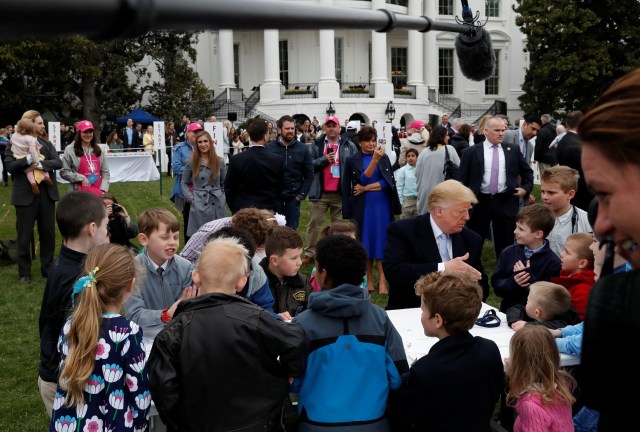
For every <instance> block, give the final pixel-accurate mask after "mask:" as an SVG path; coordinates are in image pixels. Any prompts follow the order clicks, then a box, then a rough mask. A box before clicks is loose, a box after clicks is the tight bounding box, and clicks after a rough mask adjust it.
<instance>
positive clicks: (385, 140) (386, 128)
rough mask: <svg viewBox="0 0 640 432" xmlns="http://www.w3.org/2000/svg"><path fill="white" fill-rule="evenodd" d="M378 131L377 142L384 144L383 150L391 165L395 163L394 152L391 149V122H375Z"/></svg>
mask: <svg viewBox="0 0 640 432" xmlns="http://www.w3.org/2000/svg"><path fill="white" fill-rule="evenodd" d="M376 132H377V133H378V144H379V145H383V146H384V152H385V154H386V155H387V156H389V161H390V162H391V166H393V164H395V163H396V152H394V151H393V132H392V130H391V123H376Z"/></svg>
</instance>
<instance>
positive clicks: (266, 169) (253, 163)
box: [224, 119, 284, 214]
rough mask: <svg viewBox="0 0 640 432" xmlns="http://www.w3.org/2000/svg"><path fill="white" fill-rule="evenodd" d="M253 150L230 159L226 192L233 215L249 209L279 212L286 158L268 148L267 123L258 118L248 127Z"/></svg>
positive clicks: (249, 149)
mask: <svg viewBox="0 0 640 432" xmlns="http://www.w3.org/2000/svg"><path fill="white" fill-rule="evenodd" d="M247 131H248V132H249V138H250V139H251V144H250V145H249V148H248V149H247V150H245V151H243V152H242V153H240V154H237V155H235V156H233V157H232V158H230V159H229V168H228V171H227V177H226V178H225V181H224V191H225V195H226V198H227V204H228V205H229V208H230V209H231V212H232V213H234V214H235V213H236V212H237V211H238V210H241V209H243V208H247V207H256V208H259V209H268V210H273V211H274V212H275V211H277V209H278V206H279V204H280V195H281V192H282V177H283V172H284V159H283V158H282V157H281V156H278V155H277V154H274V153H271V152H270V151H268V150H267V149H266V148H265V144H266V142H267V140H268V137H269V134H268V128H267V122H266V121H265V120H263V119H255V120H253V121H252V122H251V124H250V125H249V127H248V128H247Z"/></svg>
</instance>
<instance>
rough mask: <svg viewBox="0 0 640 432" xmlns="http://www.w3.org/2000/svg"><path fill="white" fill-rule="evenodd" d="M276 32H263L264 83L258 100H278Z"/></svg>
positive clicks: (278, 67)
mask: <svg viewBox="0 0 640 432" xmlns="http://www.w3.org/2000/svg"><path fill="white" fill-rule="evenodd" d="M279 37H280V36H279V32H278V30H265V31H264V82H263V83H262V85H260V100H265V101H266V100H277V99H280V84H281V83H280V52H279Z"/></svg>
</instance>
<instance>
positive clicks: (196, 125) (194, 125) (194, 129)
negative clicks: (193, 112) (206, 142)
mask: <svg viewBox="0 0 640 432" xmlns="http://www.w3.org/2000/svg"><path fill="white" fill-rule="evenodd" d="M187 130H188V131H190V132H197V131H201V130H202V126H200V123H197V122H193V123H189V126H187Z"/></svg>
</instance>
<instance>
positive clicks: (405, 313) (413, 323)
mask: <svg viewBox="0 0 640 432" xmlns="http://www.w3.org/2000/svg"><path fill="white" fill-rule="evenodd" d="M489 309H496V308H494V307H492V306H490V305H488V304H486V303H483V304H482V310H481V311H480V316H482V315H484V313H485V311H487V310H489ZM496 312H498V316H499V317H500V321H501V322H500V325H499V326H498V327H480V326H478V325H475V326H473V328H472V329H471V334H472V335H474V336H482V337H484V338H487V339H491V340H492V341H494V342H495V343H496V345H498V349H499V350H500V355H501V356H502V358H503V359H505V358H507V357H509V341H510V340H511V336H512V335H513V333H514V331H513V330H512V329H510V328H509V326H508V325H507V317H506V316H505V314H503V313H502V312H499V311H498V310H497V309H496ZM387 314H388V315H389V318H390V319H391V322H392V323H393V325H394V326H395V328H396V330H398V332H399V333H400V336H402V342H403V344H404V351H405V353H406V354H407V360H408V361H409V364H412V363H413V362H414V361H416V360H417V359H419V358H420V357H422V356H424V355H426V354H428V353H429V350H430V349H431V347H432V346H433V345H435V343H436V342H438V338H435V337H428V336H425V334H424V330H423V329H422V324H421V322H420V316H421V314H422V311H421V310H420V308H413V309H397V310H390V311H387ZM560 364H561V365H562V366H572V365H577V364H580V358H579V357H576V356H571V355H568V354H560Z"/></svg>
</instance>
